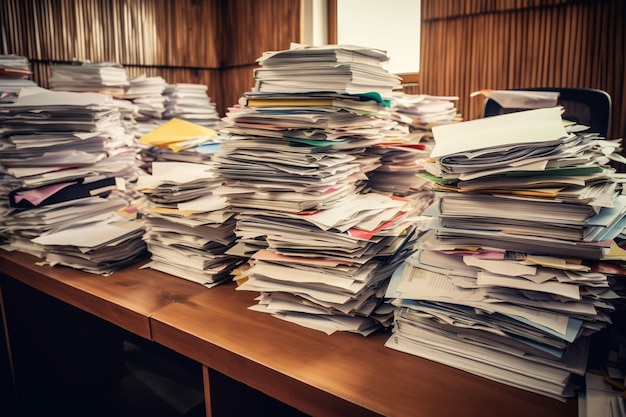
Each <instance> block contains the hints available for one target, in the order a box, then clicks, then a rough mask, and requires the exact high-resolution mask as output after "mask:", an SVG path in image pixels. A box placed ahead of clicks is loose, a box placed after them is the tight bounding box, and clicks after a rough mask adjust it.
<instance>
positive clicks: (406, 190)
mask: <svg viewBox="0 0 626 417" xmlns="http://www.w3.org/2000/svg"><path fill="white" fill-rule="evenodd" d="M431 150H432V141H423V140H422V135H420V134H418V135H414V134H407V135H406V137H405V139H404V140H396V141H392V142H384V143H379V144H376V145H374V146H371V147H370V148H368V150H367V152H368V153H370V154H373V155H377V156H378V157H379V158H380V166H379V167H378V168H376V169H374V170H373V171H372V172H370V173H368V178H369V186H370V187H371V189H372V190H373V191H376V192H380V193H388V194H392V195H396V196H402V197H407V198H409V199H411V200H412V201H414V202H415V203H416V205H417V206H419V207H420V209H419V211H422V210H423V209H424V208H426V207H427V206H428V205H430V203H432V199H433V197H434V193H433V187H432V186H431V183H430V181H428V180H427V179H425V178H423V177H422V176H421V175H420V174H423V173H425V172H426V170H425V168H424V166H423V165H422V162H423V161H424V160H427V159H428V158H429V157H430V152H431Z"/></svg>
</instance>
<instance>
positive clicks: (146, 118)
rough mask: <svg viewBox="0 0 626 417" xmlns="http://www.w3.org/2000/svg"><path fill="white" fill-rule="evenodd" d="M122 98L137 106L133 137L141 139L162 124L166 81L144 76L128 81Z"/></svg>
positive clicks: (160, 78) (165, 98) (165, 100)
mask: <svg viewBox="0 0 626 417" xmlns="http://www.w3.org/2000/svg"><path fill="white" fill-rule="evenodd" d="M129 83H130V85H129V86H128V87H127V88H126V91H125V92H124V98H125V99H126V100H130V101H131V102H132V103H133V104H135V105H136V106H137V114H136V116H135V120H136V121H137V124H136V125H135V137H141V136H143V135H145V134H146V133H148V132H150V131H151V130H153V129H155V128H156V127H158V126H160V125H161V124H163V122H164V120H163V114H164V113H165V103H166V102H167V97H166V96H165V95H164V94H163V93H164V92H165V87H166V86H167V83H166V81H165V80H164V79H163V78H162V77H146V76H145V75H142V76H139V77H136V78H133V79H131V80H129Z"/></svg>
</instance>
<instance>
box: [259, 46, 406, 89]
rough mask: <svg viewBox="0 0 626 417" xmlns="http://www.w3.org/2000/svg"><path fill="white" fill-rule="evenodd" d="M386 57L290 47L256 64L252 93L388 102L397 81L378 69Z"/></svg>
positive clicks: (349, 49) (346, 49)
mask: <svg viewBox="0 0 626 417" xmlns="http://www.w3.org/2000/svg"><path fill="white" fill-rule="evenodd" d="M388 60H389V58H388V56H387V53H386V52H384V51H380V50H377V49H372V48H363V47H359V46H348V45H342V46H341V47H340V48H337V47H336V45H327V46H304V45H298V44H292V47H291V49H289V50H285V51H269V52H265V53H263V55H262V56H261V57H260V58H259V59H258V60H257V62H258V63H259V64H260V65H261V68H258V69H255V70H254V79H255V81H256V84H255V89H254V90H255V91H257V92H260V93H273V94H276V93H278V94H285V93H287V94H293V93H311V92H314V91H320V92H321V91H325V92H334V93H338V94H364V93H369V92H372V91H376V92H378V93H379V94H380V95H382V96H383V97H385V98H390V97H391V95H392V92H393V90H394V89H397V88H399V87H400V79H399V78H398V77H395V76H392V75H391V74H390V73H389V72H388V71H387V70H386V69H384V68H383V67H382V65H380V63H381V62H387V61H388Z"/></svg>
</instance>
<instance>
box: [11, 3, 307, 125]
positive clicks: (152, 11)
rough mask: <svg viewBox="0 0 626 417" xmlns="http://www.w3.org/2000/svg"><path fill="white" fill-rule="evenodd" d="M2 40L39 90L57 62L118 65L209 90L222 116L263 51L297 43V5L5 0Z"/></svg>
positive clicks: (248, 84)
mask: <svg viewBox="0 0 626 417" xmlns="http://www.w3.org/2000/svg"><path fill="white" fill-rule="evenodd" d="M0 35H1V36H2V39H1V41H0V53H2V54H18V55H23V56H26V57H28V58H29V59H30V60H31V63H32V66H33V73H34V74H33V79H34V80H35V81H37V82H38V83H39V84H40V85H41V86H42V87H48V78H49V77H50V75H51V74H50V67H51V65H52V63H55V62H70V61H72V60H73V59H87V60H90V61H92V62H103V61H111V62H119V63H121V64H122V65H124V66H125V67H126V68H127V73H128V74H129V76H130V77H131V78H132V77H135V76H138V75H141V74H146V75H160V76H162V77H163V78H164V79H165V80H166V81H167V82H169V83H181V82H188V83H200V84H207V85H208V88H209V95H211V98H212V99H213V101H214V102H215V103H216V104H217V107H218V111H219V112H220V114H224V111H225V109H226V108H227V107H228V106H230V105H232V104H233V103H234V102H236V100H237V99H238V98H239V97H240V96H241V94H243V93H244V92H245V91H247V90H248V89H249V88H251V86H252V84H251V81H250V80H251V78H252V69H253V68H254V67H255V66H256V59H257V58H258V57H259V56H261V54H262V53H263V52H264V51H266V50H275V49H285V48H288V47H289V44H290V42H299V40H300V2H299V1H293V0H255V1H247V0H140V1H139V0H2V2H0ZM227 74H228V76H227ZM231 76H232V77H236V79H234V80H230V79H229V77H231ZM244 86H245V88H246V89H245V90H242V89H241V88H243V87H244ZM234 89H236V90H234Z"/></svg>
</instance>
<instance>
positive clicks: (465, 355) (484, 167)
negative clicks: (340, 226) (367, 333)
mask: <svg viewBox="0 0 626 417" xmlns="http://www.w3.org/2000/svg"><path fill="white" fill-rule="evenodd" d="M433 134H434V138H435V142H436V144H435V147H434V149H433V151H432V153H431V158H432V160H431V162H430V165H429V171H430V173H431V174H432V177H431V179H432V180H433V181H434V183H435V188H436V190H437V191H438V199H437V201H436V203H435V204H434V205H433V206H432V207H430V208H429V209H428V210H427V212H430V210H431V209H432V212H433V214H434V219H433V222H432V225H431V230H429V231H428V232H427V233H426V234H425V235H424V236H423V237H421V238H420V241H419V242H418V244H417V248H418V250H417V252H415V253H414V254H413V255H411V256H410V257H409V258H408V259H407V261H406V262H405V263H404V265H403V266H402V267H401V268H399V269H398V270H396V272H395V273H394V277H393V278H392V281H391V284H390V285H389V287H388V292H387V296H389V297H391V298H395V301H394V304H395V305H396V307H397V309H396V313H395V321H394V328H393V335H392V337H391V338H390V339H389V340H388V341H387V343H386V345H387V346H389V347H391V348H394V349H398V350H401V351H405V352H408V353H411V354H414V355H418V356H422V357H425V358H428V359H432V360H435V361H439V362H442V363H444V364H448V365H450V366H454V367H457V368H460V369H464V370H467V371H469V372H472V373H475V374H478V375H482V376H484V377H486V378H490V379H493V380H497V381H500V382H503V383H506V384H510V385H513V386H517V387H520V388H522V389H525V390H529V391H534V392H538V393H540V394H543V395H546V396H550V397H554V398H564V397H567V396H571V395H573V386H574V384H573V379H574V378H573V375H582V374H584V372H585V369H586V363H587V356H588V348H589V337H590V335H592V334H594V333H595V332H597V331H599V330H601V329H603V328H604V327H606V326H607V325H608V324H609V322H610V316H609V313H610V312H611V311H612V310H613V306H612V300H613V299H616V298H617V295H616V293H615V292H613V291H612V289H611V288H610V286H609V282H608V280H607V275H606V274H605V273H603V272H600V271H599V270H598V268H597V267H596V266H597V264H598V260H600V259H602V258H603V257H604V256H607V255H608V254H609V253H610V252H611V251H612V245H614V238H615V237H616V236H617V235H618V234H619V233H620V232H621V231H622V229H623V228H624V213H625V212H626V199H625V198H624V196H622V195H620V194H621V189H622V184H621V183H619V181H618V180H617V177H615V176H614V171H613V170H612V169H611V168H610V167H609V166H608V157H607V155H610V154H611V153H612V152H614V151H615V149H616V148H617V147H618V146H619V144H618V143H616V142H610V141H605V140H601V139H600V138H599V137H598V135H597V134H593V133H585V132H579V133H572V132H568V131H566V129H565V128H564V125H563V122H562V121H561V117H560V108H546V109H539V110H530V111H525V112H520V113H512V114H507V115H502V116H495V117H491V118H485V119H479V120H473V121H469V122H463V123H459V124H452V125H446V126H439V127H435V128H433Z"/></svg>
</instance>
